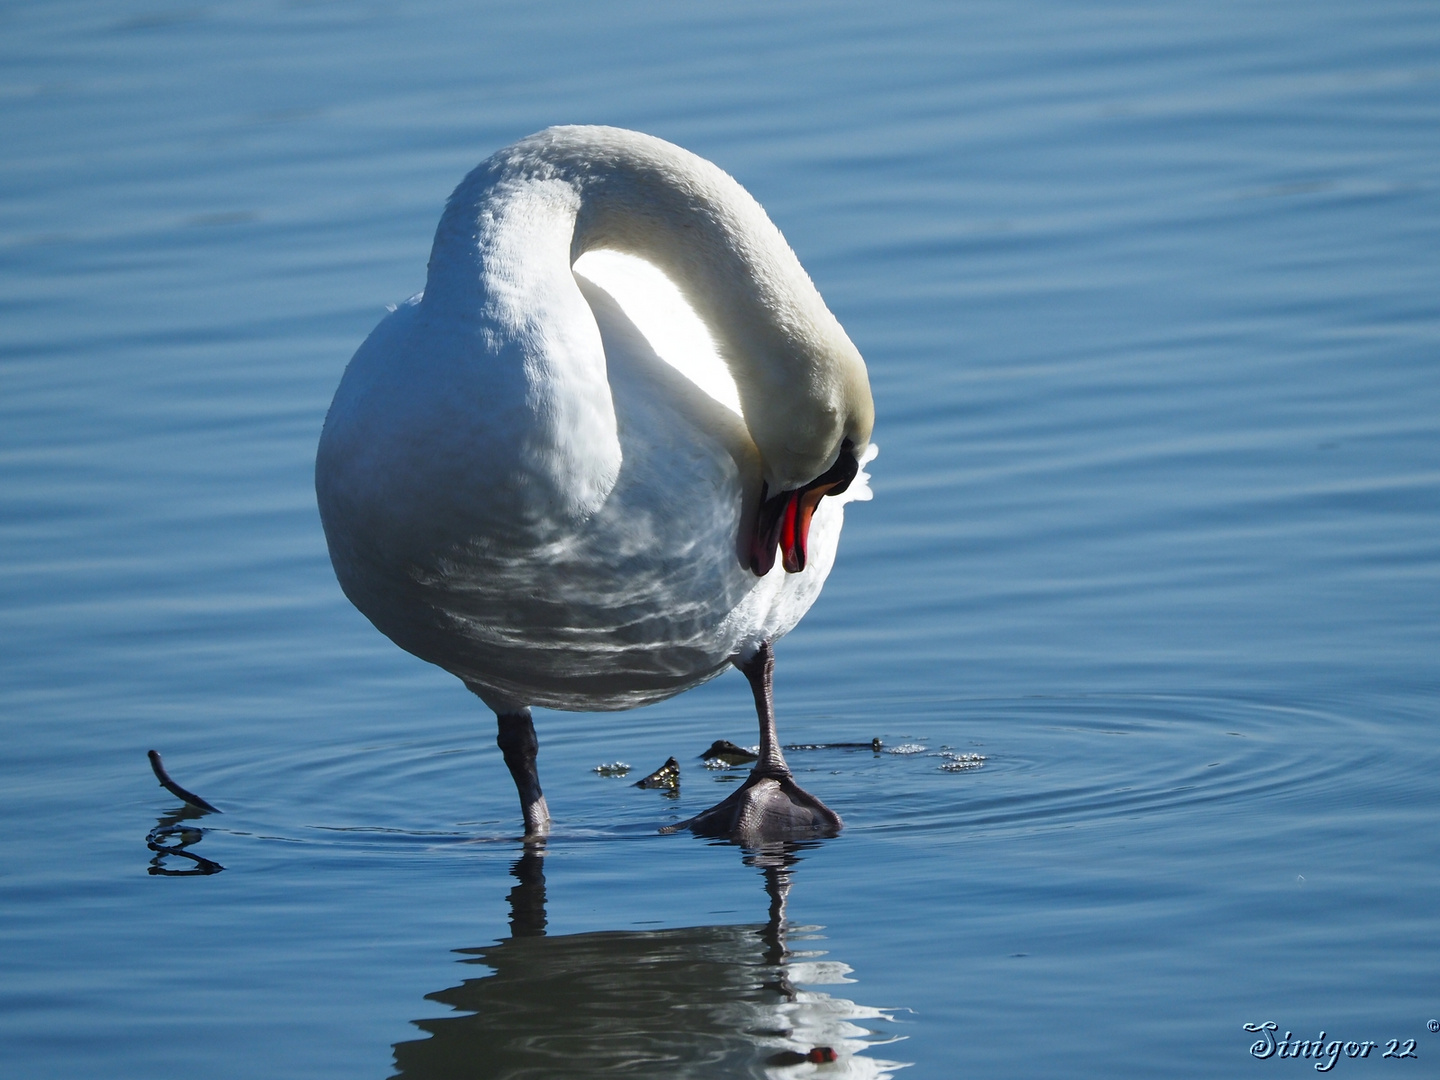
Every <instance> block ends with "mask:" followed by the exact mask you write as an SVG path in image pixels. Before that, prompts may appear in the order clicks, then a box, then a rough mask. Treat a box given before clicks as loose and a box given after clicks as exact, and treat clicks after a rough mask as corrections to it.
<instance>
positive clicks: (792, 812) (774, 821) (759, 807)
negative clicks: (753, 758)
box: [666, 642, 841, 846]
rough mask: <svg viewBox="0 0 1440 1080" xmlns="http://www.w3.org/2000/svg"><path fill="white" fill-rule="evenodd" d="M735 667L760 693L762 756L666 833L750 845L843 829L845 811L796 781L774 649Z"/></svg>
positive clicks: (762, 649)
mask: <svg viewBox="0 0 1440 1080" xmlns="http://www.w3.org/2000/svg"><path fill="white" fill-rule="evenodd" d="M735 666H736V667H738V668H739V669H740V670H741V671H742V672H743V673H744V675H745V678H747V679H749V680H750V689H751V690H752V691H754V693H755V711H756V712H757V713H758V714H759V716H760V759H759V760H758V761H757V762H756V763H755V768H753V769H752V770H751V771H750V776H749V777H748V778H747V779H746V781H745V783H744V784H742V785H741V787H740V789H739V790H738V791H736V792H735V793H734V794H732V795H731V796H730V797H729V798H728V799H726V800H725V801H724V802H721V803H720V804H718V805H716V806H712V807H711V808H710V809H709V810H706V811H705V812H704V813H701V814H697V815H696V816H695V817H693V818H691V819H690V820H689V821H684V822H681V823H680V824H679V825H673V826H671V827H670V828H669V829H667V830H666V831H667V832H678V831H679V830H680V829H689V830H690V831H691V832H693V833H695V834H696V835H697V836H723V837H728V838H729V839H731V840H736V841H738V842H740V843H742V844H745V845H747V846H749V845H754V844H757V843H763V842H765V841H769V840H781V839H787V838H794V837H797V836H834V835H835V834H836V833H838V832H839V831H840V824H841V823H840V815H839V814H837V813H835V811H833V810H831V809H830V808H829V807H828V806H826V805H825V804H824V803H823V802H821V801H820V800H819V799H817V798H815V796H814V795H811V794H810V793H809V792H808V791H806V790H805V789H804V788H802V787H801V786H800V785H799V784H797V783H796V782H795V778H794V777H793V776H791V775H790V767H789V766H788V765H786V764H785V756H784V755H783V754H781V753H780V741H779V739H778V738H777V737H776V734H775V705H774V695H773V690H772V684H773V680H774V676H775V653H774V651H773V650H772V649H771V648H770V644H769V643H768V642H767V643H766V644H764V645H762V646H761V647H760V650H759V652H757V653H756V654H755V657H754V659H752V660H750V661H749V662H748V663H743V664H742V663H736V665H735Z"/></svg>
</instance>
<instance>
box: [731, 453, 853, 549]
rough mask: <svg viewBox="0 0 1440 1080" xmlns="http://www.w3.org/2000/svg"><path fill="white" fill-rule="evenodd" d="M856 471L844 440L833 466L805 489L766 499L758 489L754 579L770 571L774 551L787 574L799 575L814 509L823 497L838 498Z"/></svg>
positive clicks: (752, 542)
mask: <svg viewBox="0 0 1440 1080" xmlns="http://www.w3.org/2000/svg"><path fill="white" fill-rule="evenodd" d="M859 471H860V466H859V464H858V463H857V462H856V460H855V453H854V451H853V450H852V449H851V446H850V443H849V440H846V442H845V444H844V445H843V446H842V447H841V448H840V456H839V458H838V459H836V461H835V464H834V465H832V466H831V467H830V468H829V469H827V470H826V471H825V472H824V473H822V474H821V475H820V476H817V477H816V478H815V479H814V480H811V481H810V483H808V484H806V485H805V486H804V487H802V488H796V489H795V490H794V491H782V492H781V493H780V494H779V495H776V496H774V497H773V498H766V495H767V493H768V491H769V488H768V487H764V486H762V487H761V489H760V512H759V514H757V515H756V517H755V531H754V533H753V534H751V537H750V569H751V571H753V572H754V574H755V576H756V577H764V576H765V575H766V574H768V573H769V572H770V570H771V568H772V567H773V566H774V565H775V553H776V549H777V548H778V549H779V552H780V558H781V563H782V565H783V566H784V567H785V572H786V573H789V574H798V573H799V572H800V571H801V570H804V569H805V564H806V562H807V560H808V553H809V543H810V520H811V518H813V517H814V516H815V508H816V507H818V506H819V505H820V500H821V499H823V498H824V497H825V496H826V495H838V494H840V493H841V492H842V491H844V490H845V489H846V488H848V487H849V486H850V481H851V480H853V479H855V474H856V473H857V472H859Z"/></svg>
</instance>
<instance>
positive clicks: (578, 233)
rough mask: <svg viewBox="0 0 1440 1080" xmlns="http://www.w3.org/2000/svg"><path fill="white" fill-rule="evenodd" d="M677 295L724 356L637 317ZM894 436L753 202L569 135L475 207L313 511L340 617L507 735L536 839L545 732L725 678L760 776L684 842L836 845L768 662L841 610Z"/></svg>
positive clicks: (378, 341) (561, 131)
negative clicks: (784, 742)
mask: <svg viewBox="0 0 1440 1080" xmlns="http://www.w3.org/2000/svg"><path fill="white" fill-rule="evenodd" d="M587 252H594V253H595V254H594V255H591V256H590V257H589V258H588V259H585V260H583V261H582V262H581V263H580V265H579V266H578V267H577V265H576V264H577V260H580V259H581V257H582V256H584V255H586V253H587ZM601 253H605V254H603V255H602V254H601ZM611 253H618V254H611ZM627 255H628V256H632V257H639V259H643V260H644V263H638V262H637V260H636V259H634V258H628V259H627V258H626V256H627ZM646 273H649V274H650V275H651V277H650V278H648V279H647V278H646V276H645V275H646ZM666 279H668V281H669V282H673V283H674V285H673V286H664V281H665V280H666ZM657 280H658V283H659V284H660V286H662V287H659V288H656V289H654V290H653V291H654V292H655V293H657V295H659V296H660V299H661V306H662V308H663V306H664V295H663V294H664V292H665V289H666V288H667V287H668V288H669V291H670V293H671V294H672V296H671V299H670V301H669V306H670V308H671V309H674V310H672V311H671V314H672V315H677V316H683V315H684V314H685V311H686V310H687V309H686V305H688V308H689V309H693V313H694V315H691V316H690V318H691V319H692V321H693V319H694V316H698V318H699V320H700V321H701V322H702V323H703V325H704V328H705V330H706V331H708V335H709V338H710V339H712V340H713V347H712V346H709V345H707V344H706V341H705V335H704V334H703V333H701V334H699V335H698V337H697V336H696V335H692V337H691V340H690V343H689V344H688V345H682V346H681V349H682V351H683V350H686V349H688V350H689V352H690V354H691V355H684V356H679V357H676V356H674V355H673V354H674V352H675V347H674V346H672V345H668V344H665V343H663V341H662V339H663V338H664V337H665V335H664V334H663V333H661V332H660V330H659V329H656V328H655V327H654V326H653V324H654V322H655V320H654V316H653V313H650V314H646V313H643V312H641V311H640V310H639V308H638V307H637V305H636V304H635V303H634V302H633V301H634V299H635V298H637V297H640V296H642V295H643V294H644V293H645V292H646V290H647V287H648V285H647V282H648V283H649V284H655V283H656V282H657ZM607 282H608V283H609V285H610V287H611V289H613V291H614V293H615V294H616V296H618V297H620V300H621V301H623V300H624V299H625V298H626V297H627V295H628V296H629V297H630V300H631V303H630V311H628V312H627V310H626V308H625V307H624V306H622V302H620V301H617V298H616V296H612V295H611V293H610V292H608V291H607V289H606V288H605V287H604V286H605V284H606V283H607ZM677 290H678V291H677ZM681 296H683V298H684V302H683V303H682V302H681V300H680V297H681ZM662 314H663V312H662ZM637 319H638V320H639V321H640V322H641V323H642V325H641V326H637V324H636V320H637ZM647 320H649V321H650V322H651V323H652V329H651V332H650V334H649V336H648V337H647V335H646V333H645V332H643V324H644V323H645V322H646V321H647ZM657 343H660V348H661V350H662V352H670V353H671V354H672V355H671V357H670V359H671V360H674V361H675V363H676V366H671V364H670V363H667V362H666V361H665V359H664V358H662V356H661V355H660V354H658V353H657V351H656V345H657ZM706 354H710V359H711V365H710V370H708V371H706V370H705V368H706V358H707V357H706ZM717 356H718V359H717ZM720 361H723V363H721V362H720ZM686 365H688V366H689V367H690V368H691V371H692V375H693V376H694V379H697V380H698V381H699V382H700V383H702V384H705V385H707V386H708V389H709V392H708V393H707V392H706V390H704V389H702V388H701V386H699V385H697V382H696V381H692V378H687V377H686V376H685V375H683V374H681V373H680V371H678V370H677V369H676V368H677V367H682V368H683V367H685V366H686ZM696 370H699V371H700V372H701V374H698V375H697V374H695V372H696ZM727 397H728V398H730V403H729V405H728V406H727V404H726V403H725V402H724V399H725V398H727ZM717 399H719V400H717ZM873 415H874V410H873V405H872V403H871V398H870V387H869V381H868V379H867V376H866V372H865V365H864V362H863V361H862V359H861V357H860V354H859V352H858V351H857V350H856V348H855V346H854V345H853V344H852V343H851V342H850V339H849V338H848V337H847V336H846V335H845V332H844V330H842V329H841V327H840V324H839V323H838V322H837V321H836V319H835V317H834V316H833V315H832V314H831V313H830V311H829V309H828V308H826V306H825V303H824V301H823V300H822V299H821V298H820V294H819V293H818V292H817V291H816V289H815V287H814V285H813V284H812V283H811V282H810V279H809V277H808V276H806V274H805V271H804V269H803V268H802V267H801V266H800V263H799V260H798V259H796V257H795V255H794V253H793V252H792V251H791V250H790V248H789V246H788V245H787V244H786V243H785V240H784V238H783V237H782V236H781V235H780V232H779V230H778V229H776V228H775V226H774V225H773V224H772V223H771V222H770V219H769V218H768V217H766V215H765V212H764V210H762V209H761V208H760V205H759V204H758V203H756V202H755V200H754V199H753V198H751V197H750V195H749V194H748V193H747V192H746V191H745V190H744V189H743V188H742V187H741V186H740V185H739V184H738V183H736V181H735V180H733V179H732V178H731V177H730V176H729V175H727V174H726V173H724V172H723V171H721V170H720V169H719V168H717V167H716V166H714V165H712V164H710V163H709V162H707V161H705V160H703V159H702V158H699V157H696V156H695V155H694V154H691V153H689V152H687V151H685V150H682V149H680V148H679V147H677V146H673V145H671V144H670V143H667V142H664V141H662V140H660V139H656V138H652V137H650V136H647V135H641V134H638V133H636V132H631V131H624V130H620V129H617V128H606V127H557V128H550V129H548V130H546V131H542V132H540V133H538V134H536V135H532V136H531V137H529V138H527V139H524V140H522V141H521V142H519V143H516V144H515V145H514V146H511V147H508V148H507V149H505V150H501V151H500V152H499V153H497V154H495V155H494V156H493V157H491V158H490V159H489V160H488V161H486V162H484V163H483V164H482V165H480V166H479V167H478V168H476V169H475V170H474V171H473V172H472V173H470V175H469V176H467V177H466V178H465V179H464V181H462V182H461V184H460V186H459V187H458V188H456V190H455V193H454V194H453V195H452V196H451V197H450V201H449V203H448V204H447V206H446V209H445V213H444V214H443V215H442V217H441V219H440V225H439V228H438V229H437V230H436V234H435V244H434V248H433V249H432V252H431V256H430V268H429V275H428V278H427V281H426V286H425V291H424V292H423V293H422V294H420V295H419V296H416V297H414V298H413V299H411V300H410V301H408V302H407V303H405V304H404V305H402V306H400V307H399V308H398V309H396V310H395V311H394V312H393V313H392V314H391V315H390V316H389V317H387V318H386V319H384V320H382V321H381V323H380V325H379V326H377V327H376V328H375V330H374V331H373V332H372V333H371V334H370V337H369V338H368V339H367V340H366V341H365V343H364V344H363V345H361V347H360V349H359V351H358V352H356V354H355V357H354V359H352V360H351V362H350V365H349V367H348V368H347V369H346V371H345V375H344V377H343V378H342V379H341V382H340V387H339V389H338V390H337V391H336V394H335V400H334V402H333V403H332V404H331V406H330V412H329V415H328V416H327V417H326V420H325V428H324V431H323V433H322V435H321V437H320V446H319V450H318V453H317V456H316V463H315V487H316V494H317V497H318V500H319V505H320V516H321V520H322V522H323V524H324V528H325V537H326V541H327V543H328V545H329V549H330V558H331V561H332V562H333V564H334V567H335V573H336V576H337V577H338V578H339V580H340V585H341V587H342V588H343V589H344V591H345V594H346V595H347V596H348V597H349V598H350V599H351V601H353V602H354V604H355V606H356V607H358V608H359V609H360V610H361V611H362V612H363V613H364V614H365V615H366V616H367V617H368V618H369V619H370V621H371V622H373V623H374V624H375V626H376V627H378V628H379V629H380V630H381V631H382V632H383V633H385V634H386V635H388V636H389V637H390V638H391V639H392V640H393V641H395V642H396V644H398V645H400V646H401V647H402V648H404V649H407V650H409V651H410V652H412V653H414V654H415V655H417V656H419V657H421V658H423V659H425V660H428V661H430V662H432V663H434V664H438V665H439V666H441V667H443V668H445V669H446V670H447V671H450V672H452V673H454V674H455V675H457V676H459V677H460V678H461V679H462V680H464V682H465V685H466V686H468V687H469V688H470V689H471V690H472V691H474V692H475V693H476V694H477V695H479V696H480V697H481V698H482V699H483V700H484V701H485V703H486V704H487V705H489V706H490V707H491V708H492V709H493V710H494V711H495V713H496V715H497V717H498V722H499V737H498V740H497V741H498V742H499V744H500V747H501V749H502V750H503V751H504V755H505V761H506V764H507V765H508V766H509V767H510V771H511V774H512V775H513V777H514V779H515V783H516V787H517V789H518V790H519V793H520V801H521V808H522V812H523V814H524V818H525V828H526V834H527V835H529V836H538V835H543V834H544V833H545V832H546V831H547V830H548V827H549V811H548V809H547V807H546V804H545V799H544V796H543V794H542V793H541V789H540V784H539V780H538V776H537V774H536V769H535V752H536V745H537V744H536V739H535V731H534V727H533V724H532V723H531V718H530V706H532V705H542V706H546V707H549V708H556V709H571V710H605V709H624V708H629V707H632V706H635V705H641V704H645V703H648V702H653V701H658V700H661V699H663V698H666V697H669V696H671V695H672V694H676V693H679V692H680V691H682V690H685V689H688V688H689V687H692V686H695V685H697V684H698V683H701V682H704V681H705V680H706V679H709V678H712V677H713V676H715V675H717V674H719V673H720V672H721V671H722V670H724V669H725V668H726V666H728V665H729V664H730V663H734V664H735V665H736V666H737V667H739V668H740V669H741V670H742V671H743V672H744V673H745V674H746V676H747V677H748V678H749V679H750V682H751V685H752V687H753V688H754V690H755V697H756V703H757V708H758V710H759V715H760V728H761V757H760V761H759V762H758V763H757V765H756V766H755V771H754V772H753V773H752V774H751V777H750V779H749V781H747V783H746V785H745V787H744V788H743V789H741V790H740V791H737V792H736V793H735V794H734V795H733V796H732V797H731V798H730V799H727V800H726V801H725V802H724V803H722V804H721V805H720V806H718V807H715V808H712V810H710V811H707V812H706V813H704V814H701V815H700V816H699V817H697V818H695V819H693V820H692V821H690V822H687V823H686V824H687V825H688V826H689V827H691V828H692V829H694V830H696V831H697V832H701V833H704V834H707V835H720V834H724V835H731V836H734V837H736V838H739V839H742V840H744V839H750V840H753V839H757V838H759V839H763V838H767V837H769V836H772V835H775V834H788V833H793V832H797V831H798V832H806V831H809V832H819V833H833V832H834V831H835V830H837V829H838V828H839V826H840V819H839V818H838V817H837V816H836V815H835V814H834V813H833V812H832V811H830V810H829V809H828V808H827V807H825V805H824V804H823V803H821V802H820V801H819V800H818V799H815V798H814V797H813V796H811V795H809V794H808V793H806V792H804V791H802V790H801V789H800V788H799V787H798V786H797V785H796V784H795V783H794V781H793V779H791V777H790V772H789V769H788V768H787V767H786V766H785V762H784V758H783V757H782V755H781V754H780V748H779V743H778V741H777V738H776V735H775V727H774V717H773V710H772V708H771V692H770V680H771V670H772V668H773V655H772V652H771V648H770V646H771V643H772V642H773V641H774V640H775V639H777V638H779V637H780V636H781V635H783V634H784V633H786V632H787V631H788V630H790V628H791V627H793V626H794V625H795V624H796V622H798V621H799V619H800V617H801V616H802V615H803V614H804V613H805V611H806V610H807V609H808V608H809V607H810V605H811V604H812V603H813V602H814V600H815V598H816V596H817V595H818V594H819V591H820V587H821V585H822V584H823V583H824V580H825V576H826V575H827V574H828V573H829V571H830V567H831V564H832V562H833V560H834V555H835V547H836V543H837V541H838V539H839V532H840V526H841V521H842V516H843V511H842V509H841V507H842V504H843V503H844V502H847V501H850V500H852V499H855V498H868V497H869V490H868V487H867V486H866V483H865V481H866V477H865V474H864V473H863V472H859V466H860V465H861V464H863V463H864V462H866V461H868V460H869V457H870V456H872V455H873V448H872V447H870V432H871V426H872V423H873ZM857 474H858V479H856V477H857ZM827 494H831V495H836V496H839V497H837V498H832V499H824V500H823V502H822V497H823V496H825V495H827ZM812 513H813V515H814V516H813V524H812V520H811V515H812ZM777 551H778V553H779V556H780V558H781V561H782V563H783V565H784V569H785V570H786V571H788V573H780V572H779V571H778V570H776V571H775V572H771V571H772V566H773V564H774V562H775V561H776V556H777Z"/></svg>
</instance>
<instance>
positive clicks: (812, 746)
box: [785, 739, 885, 754]
mask: <svg viewBox="0 0 1440 1080" xmlns="http://www.w3.org/2000/svg"><path fill="white" fill-rule="evenodd" d="M785 749H786V750H870V751H873V752H874V753H877V754H878V753H880V751H881V750H883V749H885V744H884V743H882V742H881V741H880V740H879V739H871V740H870V741H869V742H816V743H790V744H789V745H788V746H786V747H785Z"/></svg>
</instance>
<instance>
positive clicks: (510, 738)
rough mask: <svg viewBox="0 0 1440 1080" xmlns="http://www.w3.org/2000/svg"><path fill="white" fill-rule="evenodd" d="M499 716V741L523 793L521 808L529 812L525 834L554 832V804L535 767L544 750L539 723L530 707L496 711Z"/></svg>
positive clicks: (511, 771)
mask: <svg viewBox="0 0 1440 1080" xmlns="http://www.w3.org/2000/svg"><path fill="white" fill-rule="evenodd" d="M495 718H496V720H497V721H498V723H499V733H498V734H497V735H496V736H495V744H496V745H497V746H499V747H500V752H501V753H502V754H504V755H505V764H506V766H508V767H509V769H510V775H511V776H512V777H513V778H514V780H515V790H516V791H518V792H519V793H520V812H521V813H522V814H524V815H525V836H526V837H527V838H530V837H536V836H545V835H547V834H548V833H549V832H550V808H549V807H548V806H546V805H545V793H544V792H542V791H541V790H540V774H539V773H538V772H537V771H536V769H535V755H536V754H537V753H538V752H539V750H540V740H539V739H537V738H536V737H535V724H534V723H533V722H532V721H531V719H530V710H529V709H521V710H520V711H519V712H513V713H496V714H495Z"/></svg>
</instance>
